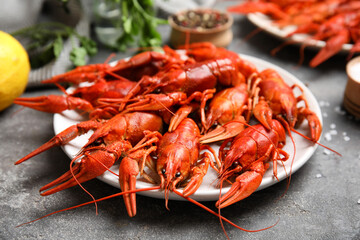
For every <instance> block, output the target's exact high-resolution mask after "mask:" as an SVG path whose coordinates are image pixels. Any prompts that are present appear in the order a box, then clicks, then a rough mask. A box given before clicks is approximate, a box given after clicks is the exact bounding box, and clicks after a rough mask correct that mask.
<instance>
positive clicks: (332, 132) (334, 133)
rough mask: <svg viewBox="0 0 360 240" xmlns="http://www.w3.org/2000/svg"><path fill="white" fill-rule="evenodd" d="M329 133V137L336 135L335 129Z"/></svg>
mask: <svg viewBox="0 0 360 240" xmlns="http://www.w3.org/2000/svg"><path fill="white" fill-rule="evenodd" d="M329 133H330V134H331V135H337V131H336V130H335V129H332V130H330V131H329Z"/></svg>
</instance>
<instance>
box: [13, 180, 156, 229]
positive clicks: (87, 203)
mask: <svg viewBox="0 0 360 240" xmlns="http://www.w3.org/2000/svg"><path fill="white" fill-rule="evenodd" d="M158 189H160V187H159V186H156V187H149V188H142V189H136V190H131V191H127V192H120V193H115V194H112V195H110V196H107V197H103V198H100V199H96V200H93V201H89V202H86V203H82V204H79V205H76V206H72V207H68V208H64V209H61V210H58V211H55V212H52V213H49V214H46V215H44V216H42V217H39V218H37V219H34V220H31V221H29V222H26V223H22V224H20V225H18V226H16V227H21V226H23V225H27V224H30V223H33V222H37V221H39V220H41V219H43V218H46V217H49V216H51V215H54V214H57V213H61V212H65V211H68V210H71V209H75V208H79V207H82V206H86V205H89V204H92V203H97V202H100V201H104V200H107V199H110V198H114V197H118V196H122V195H124V194H129V193H137V192H145V191H152V190H158Z"/></svg>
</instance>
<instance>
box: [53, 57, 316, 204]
mask: <svg viewBox="0 0 360 240" xmlns="http://www.w3.org/2000/svg"><path fill="white" fill-rule="evenodd" d="M241 56H242V57H243V58H245V59H247V60H249V61H251V62H253V63H254V64H255V65H256V66H257V68H258V69H259V70H263V69H266V68H273V69H275V70H276V71H278V72H279V74H280V75H281V76H282V77H283V78H284V80H285V81H286V82H287V83H288V84H289V85H292V84H295V83H296V84H298V85H299V86H301V87H302V88H303V90H304V94H305V97H306V99H307V100H308V103H309V107H310V109H311V110H312V111H314V112H315V113H316V115H317V116H318V117H319V118H320V121H321V122H322V118H321V111H320V107H319V105H318V102H317V101H316V99H315V97H314V95H313V94H312V93H311V92H310V90H309V89H308V88H307V87H306V86H305V85H304V84H303V83H302V82H301V81H300V80H299V79H297V78H296V77H295V76H293V75H292V74H290V73H289V72H287V71H285V70H284V69H282V68H280V67H277V66H276V65H274V64H271V63H269V62H266V61H264V60H261V59H258V58H255V57H251V56H246V55H241ZM295 94H296V96H297V94H300V92H299V91H295ZM83 120H86V119H84V118H83V117H82V116H80V115H79V114H78V113H76V112H75V111H64V112H63V113H62V114H55V115H54V130H55V134H58V133H59V132H61V131H62V130H64V129H65V128H67V127H69V126H71V125H73V124H76V123H78V122H79V121H83ZM298 130H299V131H300V132H302V133H303V134H306V135H307V136H308V135H309V131H308V127H307V122H306V121H304V123H303V124H302V125H301V126H300V128H299V129H298ZM90 135H91V132H89V133H87V134H85V135H82V136H80V137H78V138H76V139H74V140H73V141H71V142H70V143H69V144H67V145H65V146H64V147H63V149H64V151H65V153H66V154H67V155H68V156H69V157H70V158H71V159H72V158H73V157H74V156H75V155H76V154H77V153H78V152H79V150H80V149H81V147H82V146H83V145H84V144H85V143H86V142H87V140H88V138H89V137H90ZM293 137H294V139H295V142H296V151H297V152H296V156H295V160H294V163H293V167H292V172H293V173H294V172H295V171H297V170H298V169H299V168H300V167H301V166H303V165H304V164H305V163H306V162H307V161H308V160H309V158H310V157H311V156H312V155H313V153H314V151H315V149H316V148H317V145H314V144H313V143H312V142H310V141H307V140H305V139H304V138H302V137H300V136H299V135H297V134H294V133H293ZM214 148H215V149H216V150H217V149H218V146H217V145H214ZM284 150H285V151H286V152H288V153H289V154H290V160H289V161H287V162H285V168H286V171H285V170H284V168H283V167H282V165H281V163H279V164H278V178H279V180H283V179H285V178H286V177H287V175H288V174H289V172H290V167H291V159H292V156H293V145H292V143H291V141H290V138H289V137H287V144H286V145H285V147H284ZM111 170H112V171H114V172H118V165H115V166H113V167H112V168H111ZM98 179H100V180H101V181H104V182H106V183H108V184H110V185H112V186H114V187H117V188H120V186H119V183H118V178H117V177H116V176H115V175H113V174H112V173H110V172H108V171H107V172H105V173H104V174H103V175H101V176H99V177H98ZM216 179H217V175H216V172H215V171H214V170H213V169H211V168H209V171H208V174H207V175H206V176H205V178H204V181H203V184H202V185H201V186H200V188H199V189H198V190H197V192H196V193H195V194H193V195H192V196H191V197H192V198H193V199H195V200H198V201H214V200H217V199H218V198H219V192H220V191H219V188H217V187H216V183H217V181H216ZM277 182H278V181H277V180H276V179H275V178H274V177H273V175H272V166H271V167H270V168H269V169H268V171H267V172H266V173H265V175H264V178H263V180H262V182H261V185H260V187H259V188H258V189H257V190H260V189H263V188H266V187H269V186H271V185H273V184H275V183H277ZM150 186H153V185H152V184H149V183H147V182H145V181H142V180H138V181H137V184H136V187H137V188H139V189H140V188H146V187H150ZM229 188H230V187H229V186H227V187H224V188H223V189H222V191H221V193H222V194H224V193H226V192H227V191H228V190H229ZM284 190H285V189H284ZM138 194H141V195H145V196H149V197H155V198H164V192H163V191H160V190H154V191H148V192H139V193H138ZM170 199H175V200H183V199H182V198H181V197H179V196H177V195H175V194H173V193H171V194H170Z"/></svg>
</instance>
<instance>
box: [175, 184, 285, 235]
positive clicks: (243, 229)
mask: <svg viewBox="0 0 360 240" xmlns="http://www.w3.org/2000/svg"><path fill="white" fill-rule="evenodd" d="M173 192H174V193H176V194H177V195H179V196H180V197H182V198H184V199H186V200H187V201H189V202H191V203H194V204H195V205H197V206H199V207H201V208H202V209H204V210H206V211H208V212H209V213H211V214H213V215H215V216H217V217H219V218H221V219H222V220H223V221H225V222H227V223H229V224H230V225H231V226H233V227H235V228H237V229H240V230H242V231H245V232H261V231H264V230H267V229H270V228H272V227H274V226H275V225H276V224H278V222H279V220H280V219H279V220H277V221H276V223H274V224H273V225H271V226H269V227H266V228H262V229H257V230H249V229H245V228H242V227H240V226H238V225H236V224H235V223H233V222H232V221H230V220H229V219H227V218H225V217H223V216H221V215H219V214H218V213H216V212H214V211H213V210H211V209H210V208H208V207H206V206H205V205H203V204H201V203H199V202H198V201H195V200H194V199H192V198H189V197H185V196H184V195H183V194H182V193H181V192H179V191H178V190H176V189H173ZM225 234H226V233H225ZM226 236H227V234H226Z"/></svg>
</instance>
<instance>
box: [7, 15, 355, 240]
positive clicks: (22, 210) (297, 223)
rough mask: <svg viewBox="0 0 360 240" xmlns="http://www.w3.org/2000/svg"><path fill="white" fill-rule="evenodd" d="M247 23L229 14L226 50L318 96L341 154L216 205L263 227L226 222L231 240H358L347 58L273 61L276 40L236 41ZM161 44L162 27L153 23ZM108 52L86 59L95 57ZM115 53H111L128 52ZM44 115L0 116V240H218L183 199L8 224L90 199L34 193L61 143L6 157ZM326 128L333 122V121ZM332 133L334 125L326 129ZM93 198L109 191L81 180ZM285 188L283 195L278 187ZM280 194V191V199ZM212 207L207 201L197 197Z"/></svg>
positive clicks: (44, 126) (53, 173) (58, 162)
mask: <svg viewBox="0 0 360 240" xmlns="http://www.w3.org/2000/svg"><path fill="white" fill-rule="evenodd" d="M255 29H256V28H255V27H254V26H253V25H252V24H251V23H249V22H248V21H247V20H246V18H244V17H240V16H235V23H234V26H233V30H234V41H233V42H232V43H231V45H230V46H229V49H230V50H233V51H236V52H240V53H245V54H248V55H252V56H256V57H259V58H262V59H264V60H266V61H269V62H272V63H274V64H276V65H278V66H280V67H282V68H284V69H286V70H288V71H290V72H291V73H292V74H294V75H295V76H296V77H298V78H299V79H301V80H302V81H303V82H304V83H305V84H306V85H307V86H308V87H309V89H310V90H311V91H312V92H313V94H314V95H315V96H316V98H317V100H318V101H319V102H320V105H321V110H322V112H323V117H324V134H326V133H329V134H330V135H331V139H328V138H327V139H328V141H327V140H325V139H324V136H323V138H322V142H323V143H324V144H326V145H327V146H328V147H331V148H333V149H335V150H337V151H339V152H340V153H342V155H343V156H342V157H338V156H336V155H334V154H332V153H329V152H328V151H326V150H324V149H323V148H321V147H319V148H318V149H317V150H316V152H315V154H314V155H313V156H312V157H311V159H310V160H309V161H308V162H307V163H306V164H305V165H304V166H303V167H302V168H301V169H300V170H298V171H297V172H296V173H295V174H294V175H293V177H292V178H291V184H290V188H289V189H288V190H287V191H286V182H285V181H282V182H280V183H278V184H275V185H273V186H271V187H269V188H266V189H264V190H261V191H259V192H256V193H254V194H253V195H252V196H251V197H249V198H247V199H245V200H243V201H242V202H239V203H237V204H234V205H232V206H230V207H228V208H225V209H223V210H222V211H221V213H222V215H223V216H225V217H227V218H229V219H230V220H232V221H233V222H234V223H236V224H238V225H239V226H241V227H244V228H247V229H261V228H265V227H268V226H270V225H272V224H274V223H276V222H277V221H278V223H277V225H276V226H275V227H273V228H271V229H269V230H266V231H262V232H258V233H247V232H243V231H240V230H238V229H235V228H233V227H231V226H229V225H228V224H225V229H226V231H227V233H228V235H229V237H230V238H231V239H243V240H246V239H354V240H355V239H360V204H359V200H360V187H359V184H360V172H359V169H360V150H359V143H360V121H358V120H356V119H354V118H352V117H351V116H349V115H347V114H346V113H345V112H344V110H343V109H342V106H341V105H342V98H343V92H344V89H345V84H346V80H347V79H346V74H345V62H346V55H338V56H336V57H334V58H332V59H331V60H330V61H328V62H326V63H324V64H322V65H320V66H319V67H317V68H316V69H312V68H310V67H308V66H307V65H306V64H307V63H308V62H309V60H310V59H311V57H313V56H314V55H315V52H313V51H310V50H308V51H305V64H304V65H302V66H298V67H296V65H297V62H298V60H299V48H298V47H296V46H289V47H286V48H284V49H283V50H282V51H280V52H279V53H278V54H277V55H276V56H275V57H274V56H271V55H270V51H271V50H272V49H273V48H275V47H277V46H278V45H279V44H281V41H280V40H277V39H275V38H273V37H272V36H269V35H267V34H265V33H259V34H257V35H256V36H254V37H253V38H251V39H249V40H247V41H245V40H244V39H245V37H246V35H247V34H248V33H250V32H251V31H253V30H255ZM161 31H162V33H163V36H164V41H165V43H167V39H168V34H169V29H168V28H167V26H165V27H161ZM109 54H110V51H108V50H102V51H100V53H99V54H98V55H97V56H96V57H94V58H93V59H91V62H92V63H95V62H102V61H104V60H105V59H106V58H107V57H108V55H109ZM129 55H130V53H129V54H127V53H126V54H120V55H118V56H117V57H119V58H120V57H125V56H129ZM56 93H59V91H58V90H56V89H39V90H33V91H27V92H26V93H25V94H24V97H29V96H39V95H44V94H56ZM52 118H53V116H52V115H51V114H46V113H42V112H37V111H33V110H30V109H21V107H19V106H12V107H10V108H9V109H7V110H5V111H3V112H1V113H0V142H1V145H0V146H1V147H0V156H1V164H0V182H1V184H0V213H1V215H0V216H1V218H0V226H1V227H0V239H115V238H117V239H119V238H120V239H224V238H225V235H224V233H223V231H222V229H221V225H220V223H219V219H218V218H217V217H214V216H212V215H211V214H209V213H207V212H205V211H204V210H202V209H200V208H199V207H197V206H194V205H193V204H191V203H188V202H181V201H170V202H169V208H170V211H168V210H167V209H166V208H165V202H164V200H161V199H152V198H148V197H142V196H138V197H137V206H138V213H137V215H136V216H135V217H133V218H129V217H128V216H127V214H126V210H125V207H124V204H123V200H122V199H121V198H114V199H110V200H107V201H104V202H101V203H99V204H98V207H99V215H96V214H95V207H94V205H89V206H85V207H82V208H78V209H75V210H70V211H67V212H63V213H59V214H55V215H53V216H50V217H47V218H45V219H42V220H40V221H38V222H35V223H32V224H29V225H25V226H21V227H18V228H16V226H17V225H19V224H22V223H24V222H27V221H30V220H33V219H36V218H38V217H41V216H43V215H45V214H48V213H51V212H53V211H56V210H60V209H63V208H66V207H70V206H73V205H77V204H80V203H83V202H86V201H90V200H91V199H90V197H89V196H88V195H87V194H85V193H84V191H82V190H81V189H80V188H79V187H74V188H71V189H68V190H65V191H62V192H59V193H56V194H54V195H51V196H47V197H42V196H40V195H39V193H38V189H39V188H40V187H41V186H43V185H45V184H47V183H48V182H50V181H52V180H53V179H55V178H57V177H58V176H60V175H61V174H62V173H63V172H65V171H66V170H67V169H68V168H69V159H68V157H67V156H66V155H65V153H64V152H63V151H62V150H61V148H55V149H51V150H49V151H47V152H45V153H43V154H41V155H39V156H36V157H34V158H33V159H31V160H29V161H27V162H24V163H22V164H21V165H19V166H14V164H13V163H14V162H15V161H16V160H18V159H20V158H21V157H23V156H24V155H26V154H27V153H29V152H30V151H32V150H33V149H35V148H37V147H38V146H40V145H41V144H43V143H44V142H45V141H47V140H48V139H50V138H51V137H52V136H53V135H54V132H53V126H52V124H53V122H52ZM333 124H335V125H333ZM334 129H335V130H336V131H333V130H334ZM84 186H85V188H86V189H87V190H88V191H89V192H91V193H92V194H93V195H94V197H95V198H101V197H103V196H107V195H110V194H113V193H117V192H118V189H116V188H114V187H111V186H109V185H107V184H105V183H103V182H101V181H99V180H92V181H90V182H88V183H85V184H84ZM285 191H286V193H285ZM284 193H285V195H283V194H284ZM204 204H205V205H206V206H208V207H210V208H212V209H215V208H214V202H205V203H204Z"/></svg>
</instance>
